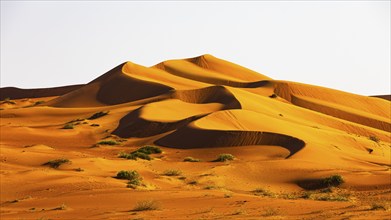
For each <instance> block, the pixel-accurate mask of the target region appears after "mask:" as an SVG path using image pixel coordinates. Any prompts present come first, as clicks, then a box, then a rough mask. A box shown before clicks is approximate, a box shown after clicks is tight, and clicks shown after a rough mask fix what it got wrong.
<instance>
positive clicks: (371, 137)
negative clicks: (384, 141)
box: [369, 135, 380, 143]
mask: <svg viewBox="0 0 391 220" xmlns="http://www.w3.org/2000/svg"><path fill="white" fill-rule="evenodd" d="M369 140H371V141H374V142H376V143H379V141H380V139H379V138H378V137H376V136H375V135H371V136H369Z"/></svg>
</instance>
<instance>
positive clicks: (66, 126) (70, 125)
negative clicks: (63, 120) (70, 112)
mask: <svg viewBox="0 0 391 220" xmlns="http://www.w3.org/2000/svg"><path fill="white" fill-rule="evenodd" d="M73 128H74V125H73V124H71V123H68V124H65V125H64V127H62V129H73Z"/></svg>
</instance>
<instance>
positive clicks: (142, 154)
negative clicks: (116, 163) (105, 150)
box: [119, 146, 162, 160]
mask: <svg viewBox="0 0 391 220" xmlns="http://www.w3.org/2000/svg"><path fill="white" fill-rule="evenodd" d="M161 152H162V150H161V149H160V148H159V147H155V146H144V147H141V148H139V149H137V150H135V151H133V152H132V153H124V152H121V153H120V154H119V157H120V158H125V159H128V160H137V158H140V159H143V160H151V159H152V158H151V157H150V156H149V154H159V153H161Z"/></svg>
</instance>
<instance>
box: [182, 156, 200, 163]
mask: <svg viewBox="0 0 391 220" xmlns="http://www.w3.org/2000/svg"><path fill="white" fill-rule="evenodd" d="M183 161H184V162H200V161H201V160H200V159H196V158H193V157H186V158H185V159H183Z"/></svg>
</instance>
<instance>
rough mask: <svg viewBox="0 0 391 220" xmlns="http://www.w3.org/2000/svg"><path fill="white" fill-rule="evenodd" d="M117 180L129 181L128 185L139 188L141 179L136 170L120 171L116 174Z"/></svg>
mask: <svg viewBox="0 0 391 220" xmlns="http://www.w3.org/2000/svg"><path fill="white" fill-rule="evenodd" d="M116 178H117V179H123V180H129V182H128V184H130V185H136V186H139V185H140V184H141V181H142V177H141V176H140V174H139V173H138V172H137V171H136V170H121V171H119V172H118V173H117V176H116Z"/></svg>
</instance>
